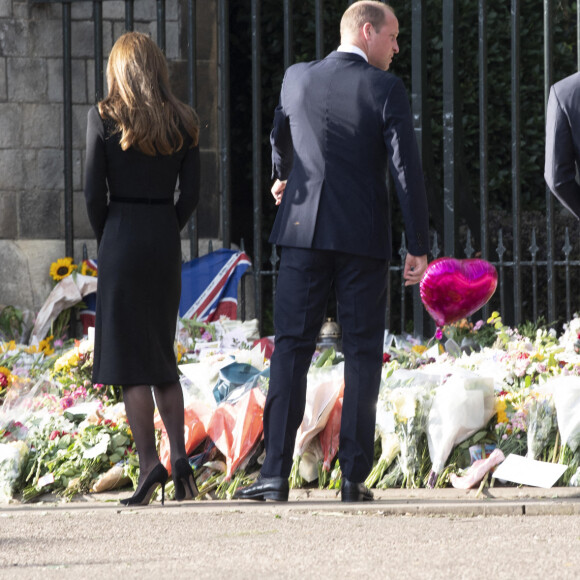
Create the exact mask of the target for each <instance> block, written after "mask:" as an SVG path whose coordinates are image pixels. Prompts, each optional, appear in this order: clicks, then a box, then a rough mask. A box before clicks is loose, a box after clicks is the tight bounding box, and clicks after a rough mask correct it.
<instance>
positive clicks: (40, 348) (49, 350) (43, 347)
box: [24, 336, 54, 356]
mask: <svg viewBox="0 0 580 580" xmlns="http://www.w3.org/2000/svg"><path fill="white" fill-rule="evenodd" d="M53 339H54V336H47V337H46V338H43V339H42V340H41V341H40V342H39V343H38V344H31V345H30V346H27V347H26V348H25V349H24V350H25V351H26V352H27V353H28V354H35V353H37V352H41V353H43V354H45V355H46V356H50V355H51V354H54V348H53V346H52V341H53Z"/></svg>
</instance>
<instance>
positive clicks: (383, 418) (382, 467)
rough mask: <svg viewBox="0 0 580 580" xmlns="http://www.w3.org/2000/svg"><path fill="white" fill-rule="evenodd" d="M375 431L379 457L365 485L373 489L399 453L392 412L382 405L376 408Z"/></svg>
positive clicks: (399, 446) (399, 447) (399, 445)
mask: <svg viewBox="0 0 580 580" xmlns="http://www.w3.org/2000/svg"><path fill="white" fill-rule="evenodd" d="M375 431H376V434H377V436H378V438H379V439H380V443H381V455H380V457H379V460H378V461H377V462H376V463H375V465H374V467H373V468H372V470H371V472H370V473H369V475H368V477H367V479H366V481H365V485H366V486H367V487H373V486H374V485H375V484H376V483H377V482H378V481H380V480H381V479H382V478H383V476H384V475H385V472H386V471H387V469H388V468H389V466H390V465H391V463H392V462H393V460H394V459H395V458H396V457H397V455H398V454H399V452H400V451H401V444H400V442H399V437H398V436H397V435H396V433H395V418H394V415H393V413H392V411H388V410H387V409H386V407H385V405H384V401H383V404H380V405H379V406H378V408H377V419H376V425H375Z"/></svg>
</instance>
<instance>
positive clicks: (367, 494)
mask: <svg viewBox="0 0 580 580" xmlns="http://www.w3.org/2000/svg"><path fill="white" fill-rule="evenodd" d="M340 491H341V494H342V501H373V499H374V497H373V492H372V491H371V490H370V489H369V488H368V487H367V486H366V485H365V484H364V483H354V482H353V481H349V480H348V479H343V480H342V486H341V490H340Z"/></svg>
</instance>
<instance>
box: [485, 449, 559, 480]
mask: <svg viewBox="0 0 580 580" xmlns="http://www.w3.org/2000/svg"><path fill="white" fill-rule="evenodd" d="M566 469H568V466H567V465H562V464H560V463H546V462H545V461H536V460H535V459H528V458H527V457H522V456H521V455H515V454H513V453H511V454H510V455H508V456H507V457H506V460H505V461H504V462H503V463H502V464H501V465H499V466H498V467H497V469H496V470H495V471H494V473H493V477H495V478H496V479H503V480H505V481H511V482H513V483H520V484H522V485H532V486H534V487H544V488H550V487H552V486H553V485H554V484H555V483H556V482H557V481H558V479H560V477H561V476H562V474H563V473H564V472H565V471H566Z"/></svg>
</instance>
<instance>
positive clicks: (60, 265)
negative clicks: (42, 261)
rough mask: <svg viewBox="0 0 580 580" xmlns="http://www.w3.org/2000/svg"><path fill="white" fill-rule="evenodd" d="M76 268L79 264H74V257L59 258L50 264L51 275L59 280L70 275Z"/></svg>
mask: <svg viewBox="0 0 580 580" xmlns="http://www.w3.org/2000/svg"><path fill="white" fill-rule="evenodd" d="M76 269H77V266H76V265H75V264H73V259H72V258H59V259H58V260H57V261H56V262H53V263H52V264H51V265H50V275H51V277H52V279H53V280H56V281H57V282H59V281H60V280H62V279H63V278H66V277H67V276H70V275H71V274H72V273H73V272H74V271H75V270H76Z"/></svg>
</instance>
